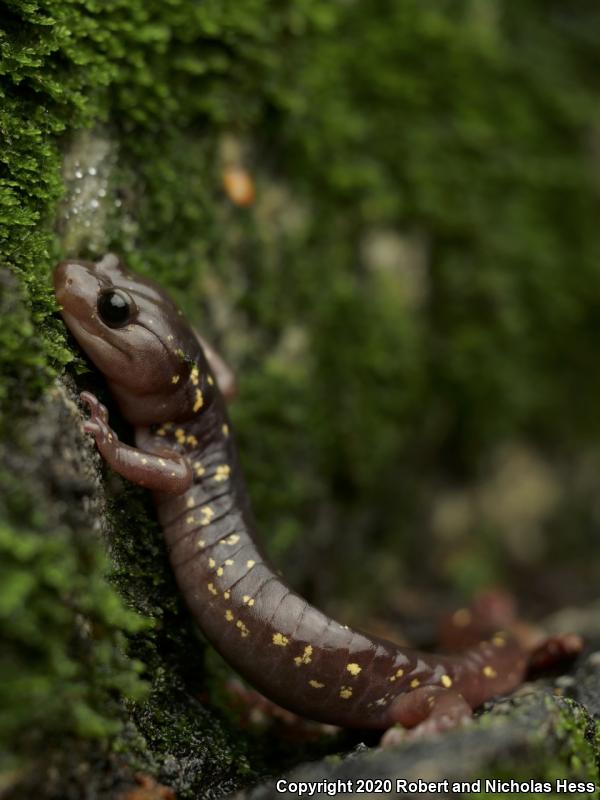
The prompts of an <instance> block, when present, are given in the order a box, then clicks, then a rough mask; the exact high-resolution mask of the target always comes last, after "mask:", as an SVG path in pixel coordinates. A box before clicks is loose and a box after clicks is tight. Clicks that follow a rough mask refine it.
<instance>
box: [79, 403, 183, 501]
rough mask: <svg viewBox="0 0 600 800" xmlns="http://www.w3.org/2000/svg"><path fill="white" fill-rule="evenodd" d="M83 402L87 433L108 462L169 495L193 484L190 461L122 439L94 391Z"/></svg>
mask: <svg viewBox="0 0 600 800" xmlns="http://www.w3.org/2000/svg"><path fill="white" fill-rule="evenodd" d="M80 398H81V402H82V403H84V404H85V405H86V406H87V407H88V409H89V411H90V418H89V419H88V420H86V421H85V422H84V424H83V428H84V430H85V432H86V433H91V434H93V435H94V437H95V439H96V445H97V447H98V450H99V451H100V453H101V454H102V458H104V460H105V461H106V463H107V464H108V465H109V466H110V467H112V469H114V471H115V472H118V473H119V475H122V476H123V477H124V478H126V479H127V480H128V481H131V482H132V483H136V484H137V485H138V486H143V487H144V488H146V489H152V490H153V491H156V492H166V493H168V494H183V492H186V491H187V490H188V489H189V488H190V486H191V485H192V480H193V476H192V468H191V465H190V464H189V462H188V460H187V459H186V458H184V457H183V456H181V455H179V454H178V453H175V452H173V451H172V450H164V451H163V452H161V453H159V454H156V453H147V452H145V451H144V450H139V449H138V448H136V447H130V446H129V445H127V444H123V442H120V441H119V437H118V436H117V434H116V433H115V432H114V431H113V430H112V428H111V427H110V425H109V424H108V411H107V409H106V406H103V405H102V403H101V402H100V401H99V400H98V398H97V397H96V396H95V395H93V394H91V392H82V393H81V395H80Z"/></svg>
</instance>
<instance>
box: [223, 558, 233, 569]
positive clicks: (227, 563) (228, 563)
mask: <svg viewBox="0 0 600 800" xmlns="http://www.w3.org/2000/svg"><path fill="white" fill-rule="evenodd" d="M234 563H235V562H234V560H233V559H232V558H226V559H225V566H226V567H232V566H233V565H234Z"/></svg>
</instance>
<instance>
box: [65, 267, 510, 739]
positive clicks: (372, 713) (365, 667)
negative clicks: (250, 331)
mask: <svg viewBox="0 0 600 800" xmlns="http://www.w3.org/2000/svg"><path fill="white" fill-rule="evenodd" d="M54 281H55V288H56V294H57V297H58V300H59V302H60V304H61V306H62V309H63V310H62V313H63V317H64V319H65V322H66V324H67V326H68V327H69V329H70V330H71V332H72V333H73V335H74V336H75V338H76V339H77V340H78V342H79V344H80V345H81V346H82V348H83V349H84V350H85V351H86V352H87V354H88V355H89V357H90V358H91V360H92V361H93V362H94V364H95V365H96V366H97V367H98V368H99V369H100V370H101V371H102V372H103V373H104V375H105V377H106V379H107V381H108V384H109V387H110V390H111V392H112V394H113V396H114V397H115V399H116V401H117V402H118V404H119V406H120V409H121V411H122V413H123V415H124V417H125V418H126V419H127V420H128V421H129V422H130V423H131V424H132V425H133V426H134V428H135V446H129V445H127V444H124V443H123V442H120V441H119V439H118V437H117V436H116V434H115V433H114V431H112V429H111V428H110V427H109V425H108V414H107V411H106V409H105V407H104V406H102V405H101V404H100V403H99V401H98V400H97V399H96V398H95V397H94V396H93V395H91V394H89V393H84V394H83V395H82V399H83V401H84V402H85V403H86V404H87V406H88V407H89V409H90V411H91V417H90V419H89V420H88V421H87V422H86V423H85V429H86V431H88V432H90V433H92V434H93V435H94V436H95V439H96V443H97V446H98V448H99V450H100V452H101V453H102V455H103V457H104V458H105V459H106V461H107V462H108V463H109V464H110V465H111V467H112V468H113V469H115V470H116V471H117V472H119V473H120V474H122V475H124V476H125V477H126V478H127V479H129V480H131V481H134V482H135V483H137V484H139V485H141V486H145V487H146V488H148V489H150V490H152V491H153V493H154V498H155V501H156V508H157V513H158V516H159V519H160V522H161V524H162V527H163V530H164V536H165V539H166V543H167V547H168V551H169V556H170V560H171V564H172V567H173V570H174V572H175V575H176V578H177V582H178V585H179V587H180V589H181V592H182V594H183V596H184V598H185V600H186V602H187V605H188V606H189V609H190V611H191V613H192V614H193V616H194V618H195V620H196V621H197V623H198V625H199V626H200V628H201V629H202V631H203V633H204V634H205V635H206V637H207V638H208V639H209V640H210V641H211V643H212V644H213V645H214V647H215V648H216V649H217V650H218V651H219V652H220V653H221V655H222V656H223V657H224V658H225V659H226V660H227V661H228V662H229V664H230V665H231V666H232V667H233V668H234V669H236V670H237V671H238V672H239V673H240V674H241V675H242V676H243V677H244V678H246V679H247V680H248V681H249V682H250V683H251V684H253V685H254V686H255V687H256V688H257V689H258V690H259V691H261V692H262V693H263V694H264V695H266V696H267V697H268V698H269V699H271V700H273V701H274V702H276V703H278V704H280V705H281V706H284V707H285V708H288V709H290V710H291V711H294V712H296V713H298V714H301V715H303V716H305V717H309V718H312V719H315V720H320V721H323V722H327V723H331V724H336V725H342V726H349V727H360V728H373V729H386V728H389V727H390V726H393V725H394V724H396V723H400V724H401V725H403V726H404V727H414V726H417V725H418V726H421V727H423V726H425V728H427V726H429V729H440V728H443V727H448V726H450V725H453V724H456V722H457V721H458V720H460V719H462V718H464V717H467V716H469V715H470V714H471V710H472V709H473V708H476V707H477V706H479V705H480V704H481V703H482V702H483V701H484V700H486V699H487V698H489V697H491V696H493V695H497V694H499V693H504V692H508V691H510V690H511V689H513V688H514V687H515V686H517V685H518V684H519V683H520V682H521V681H522V679H523V675H524V671H525V668H526V657H525V653H524V651H523V649H522V648H521V646H520V645H519V643H518V642H517V640H516V639H514V638H513V637H512V636H511V635H509V634H508V633H506V632H496V633H495V634H494V635H492V636H491V637H489V638H488V639H487V640H486V641H484V642H481V643H480V644H478V645H477V646H474V647H471V648H469V649H467V650H465V651H464V652H462V653H460V654H457V655H446V656H444V655H433V654H428V653H427V654H426V653H422V652H418V651H416V650H411V649H407V648H403V647H399V646H398V645H396V644H393V643H392V642H389V641H385V640H382V639H378V638H375V637H373V636H368V635H366V634H363V633H361V632H359V631H356V630H352V629H350V628H348V627H347V626H345V625H342V624H340V623H338V622H336V621H335V620H334V619H331V618H330V617H328V616H326V615H325V614H323V613H322V612H321V611H319V610H318V609H317V608H314V607H313V606H312V605H310V604H309V603H308V602H307V601H306V600H304V599H303V598H302V597H300V596H299V595H298V594H296V592H294V591H293V590H292V589H291V588H290V587H289V586H288V585H287V584H286V583H285V582H284V581H283V580H282V579H281V578H280V577H279V575H278V574H277V572H275V571H274V569H273V567H272V566H271V565H270V563H269V561H268V559H267V558H266V556H265V554H264V553H263V551H262V549H261V547H260V545H259V544H258V541H257V536H256V530H255V522H254V519H253V516H252V511H251V509H250V505H249V501H248V496H247V493H246V488H245V485H244V479H243V476H242V473H241V470H240V466H239V463H238V456H237V450H236V445H235V440H234V436H233V432H232V429H231V423H230V421H229V418H228V414H227V409H226V405H225V402H224V399H223V396H222V394H221V391H220V389H219V386H218V381H217V378H216V377H215V374H214V373H213V369H212V367H211V364H212V366H213V367H214V366H215V364H216V366H217V367H218V366H219V365H218V363H216V362H215V359H214V357H212V356H211V355H210V353H209V354H208V357H207V352H206V351H205V348H203V346H202V345H201V343H200V341H199V339H198V337H197V336H196V334H195V333H194V331H193V330H192V329H191V327H190V326H189V325H188V324H187V322H186V321H185V320H184V319H183V317H182V315H181V312H180V311H179V310H178V309H177V307H176V306H175V305H174V303H173V302H172V301H171V300H170V299H169V298H168V297H167V296H166V294H165V293H164V292H163V291H162V290H161V289H160V288H158V287H157V286H156V285H155V284H154V283H152V282H151V281H149V280H147V279H145V278H142V277H140V276H137V275H134V274H133V273H131V272H130V271H129V270H127V269H126V268H125V266H124V265H123V264H122V263H121V261H120V260H119V259H118V258H117V257H116V256H114V255H107V256H105V257H104V258H103V259H101V260H100V261H98V262H97V263H92V262H87V261H78V260H71V261H66V262H63V263H61V264H60V265H59V266H58V267H57V268H56V270H55V274H54ZM209 362H210V363H209Z"/></svg>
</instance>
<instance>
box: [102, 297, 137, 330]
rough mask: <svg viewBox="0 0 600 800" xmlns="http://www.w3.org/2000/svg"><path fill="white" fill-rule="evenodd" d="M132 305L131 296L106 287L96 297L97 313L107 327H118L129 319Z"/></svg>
mask: <svg viewBox="0 0 600 800" xmlns="http://www.w3.org/2000/svg"><path fill="white" fill-rule="evenodd" d="M132 305H133V304H132V301H131V298H129V297H128V296H127V295H126V294H125V292H122V291H120V290H119V289H107V290H106V291H105V292H102V294H101V295H100V297H99V298H98V313H99V314H100V316H101V317H102V320H103V322H105V323H106V324H107V325H108V326H109V327H111V328H119V327H121V325H125V324H126V323H127V322H128V321H129V319H130V317H131V311H132Z"/></svg>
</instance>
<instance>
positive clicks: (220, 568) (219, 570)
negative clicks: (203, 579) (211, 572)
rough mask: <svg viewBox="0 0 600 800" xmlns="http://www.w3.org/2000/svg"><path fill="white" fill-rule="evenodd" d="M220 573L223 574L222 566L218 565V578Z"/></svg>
mask: <svg viewBox="0 0 600 800" xmlns="http://www.w3.org/2000/svg"><path fill="white" fill-rule="evenodd" d="M222 574H223V567H219V569H218V570H217V575H218V576H219V578H220V577H221V575H222Z"/></svg>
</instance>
